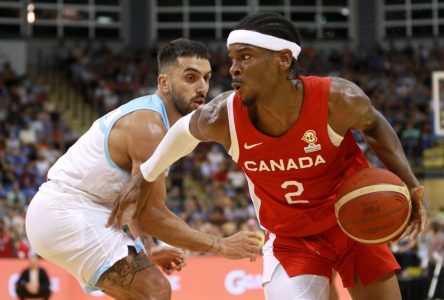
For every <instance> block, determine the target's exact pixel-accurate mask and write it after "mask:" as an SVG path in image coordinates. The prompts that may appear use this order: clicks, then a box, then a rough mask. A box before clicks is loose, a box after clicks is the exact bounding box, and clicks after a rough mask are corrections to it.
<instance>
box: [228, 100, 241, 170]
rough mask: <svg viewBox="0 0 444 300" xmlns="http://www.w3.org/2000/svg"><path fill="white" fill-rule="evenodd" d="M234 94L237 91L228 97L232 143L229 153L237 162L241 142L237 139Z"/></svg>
mask: <svg viewBox="0 0 444 300" xmlns="http://www.w3.org/2000/svg"><path fill="white" fill-rule="evenodd" d="M234 95H235V93H234V92H233V93H232V94H231V95H230V96H228V99H227V112H228V125H229V127H230V139H231V145H230V149H229V150H228V154H229V155H230V156H231V157H232V158H233V160H234V161H235V162H237V161H238V160H239V142H238V140H237V133H236V124H235V123H234V108H233V102H234Z"/></svg>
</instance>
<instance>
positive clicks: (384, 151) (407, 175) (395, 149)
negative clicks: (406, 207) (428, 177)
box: [364, 115, 419, 188]
mask: <svg viewBox="0 0 444 300" xmlns="http://www.w3.org/2000/svg"><path fill="white" fill-rule="evenodd" d="M379 118H380V120H379V122H378V124H377V126H375V127H374V128H372V129H371V130H367V131H366V132H364V138H365V140H366V142H367V144H368V145H369V146H370V148H371V149H372V151H373V152H374V153H375V154H376V155H377V156H378V158H379V159H380V160H381V161H382V163H383V164H384V165H385V167H386V168H387V169H388V170H390V171H392V172H393V173H395V174H397V175H398V176H399V177H400V178H401V179H402V180H403V181H404V182H405V183H406V185H407V186H408V187H409V188H413V187H417V186H419V182H418V180H417V179H416V177H415V175H414V174H413V171H412V169H411V168H410V164H409V162H408V160H407V158H406V156H405V153H404V150H403V149H402V145H401V143H400V141H399V139H398V136H397V135H396V133H395V131H394V130H393V128H392V127H391V126H390V124H389V123H388V122H387V120H385V118H384V117H382V116H381V115H380V116H379Z"/></svg>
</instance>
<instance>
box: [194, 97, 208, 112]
mask: <svg viewBox="0 0 444 300" xmlns="http://www.w3.org/2000/svg"><path fill="white" fill-rule="evenodd" d="M203 104H205V98H202V97H198V98H194V99H193V101H192V102H191V106H192V107H193V108H194V109H196V108H198V107H199V106H201V105H203Z"/></svg>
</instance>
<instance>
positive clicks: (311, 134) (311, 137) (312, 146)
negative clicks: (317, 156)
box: [302, 129, 321, 153]
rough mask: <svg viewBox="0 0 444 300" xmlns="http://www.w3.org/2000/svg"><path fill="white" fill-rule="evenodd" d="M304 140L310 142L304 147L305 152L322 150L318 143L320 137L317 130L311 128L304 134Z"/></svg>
mask: <svg viewBox="0 0 444 300" xmlns="http://www.w3.org/2000/svg"><path fill="white" fill-rule="evenodd" d="M302 140H303V141H304V142H306V143H307V144H308V146H307V147H304V152H305V153H311V152H315V151H319V150H321V145H320V144H316V142H317V141H318V138H317V137H316V131H314V130H312V129H309V130H307V131H306V132H305V133H304V135H303V136H302Z"/></svg>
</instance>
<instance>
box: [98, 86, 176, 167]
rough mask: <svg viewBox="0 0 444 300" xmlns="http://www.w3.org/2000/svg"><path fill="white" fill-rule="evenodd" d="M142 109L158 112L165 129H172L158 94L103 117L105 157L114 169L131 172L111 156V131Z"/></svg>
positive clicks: (134, 101)
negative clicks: (124, 117) (117, 124)
mask: <svg viewBox="0 0 444 300" xmlns="http://www.w3.org/2000/svg"><path fill="white" fill-rule="evenodd" d="M140 109H148V110H152V111H155V112H158V113H159V114H160V115H161V116H162V120H163V124H164V125H165V127H166V128H167V130H168V129H170V122H169V121H168V115H167V112H166V108H165V104H164V103H163V101H162V99H160V97H159V96H158V95H157V94H152V95H147V96H143V97H140V98H136V99H134V100H131V101H130V102H128V103H126V104H124V105H122V106H120V107H118V108H116V109H115V110H113V111H111V112H109V113H107V114H106V115H104V116H103V117H101V118H100V119H99V120H98V121H99V126H100V130H101V131H102V132H103V134H104V135H105V138H104V141H103V142H104V147H105V155H106V160H107V161H108V163H109V165H110V166H111V167H113V168H116V169H118V170H121V171H123V172H127V173H128V172H129V170H126V169H123V168H121V167H119V166H118V165H117V164H116V163H115V162H114V161H113V160H112V159H111V156H110V154H109V148H108V138H109V134H110V132H111V129H112V128H113V126H114V124H115V123H116V122H117V120H119V119H120V118H122V117H123V116H125V115H127V114H129V113H131V112H133V111H136V110H140Z"/></svg>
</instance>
